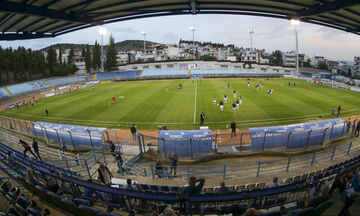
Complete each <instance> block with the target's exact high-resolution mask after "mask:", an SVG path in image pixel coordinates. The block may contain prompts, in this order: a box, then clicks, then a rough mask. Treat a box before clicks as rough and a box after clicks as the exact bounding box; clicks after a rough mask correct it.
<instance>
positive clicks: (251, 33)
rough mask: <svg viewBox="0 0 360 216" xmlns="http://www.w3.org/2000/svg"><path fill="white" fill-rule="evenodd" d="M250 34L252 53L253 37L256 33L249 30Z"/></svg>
mask: <svg viewBox="0 0 360 216" xmlns="http://www.w3.org/2000/svg"><path fill="white" fill-rule="evenodd" d="M248 31H249V34H250V45H251V51H252V49H253V38H252V35H253V34H254V33H255V31H254V30H253V29H249V30H248Z"/></svg>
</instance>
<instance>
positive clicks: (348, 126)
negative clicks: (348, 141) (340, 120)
mask: <svg viewBox="0 0 360 216" xmlns="http://www.w3.org/2000/svg"><path fill="white" fill-rule="evenodd" d="M350 128H351V120H350V118H349V119H348V120H347V122H346V133H350Z"/></svg>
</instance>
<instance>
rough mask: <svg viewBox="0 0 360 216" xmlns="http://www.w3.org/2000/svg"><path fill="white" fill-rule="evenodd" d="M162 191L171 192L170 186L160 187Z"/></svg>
mask: <svg viewBox="0 0 360 216" xmlns="http://www.w3.org/2000/svg"><path fill="white" fill-rule="evenodd" d="M160 190H161V191H162V192H169V191H170V188H169V187H168V186H160Z"/></svg>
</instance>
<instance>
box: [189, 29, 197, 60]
mask: <svg viewBox="0 0 360 216" xmlns="http://www.w3.org/2000/svg"><path fill="white" fill-rule="evenodd" d="M189 30H190V31H191V32H192V37H193V57H194V60H195V31H196V28H195V27H189Z"/></svg>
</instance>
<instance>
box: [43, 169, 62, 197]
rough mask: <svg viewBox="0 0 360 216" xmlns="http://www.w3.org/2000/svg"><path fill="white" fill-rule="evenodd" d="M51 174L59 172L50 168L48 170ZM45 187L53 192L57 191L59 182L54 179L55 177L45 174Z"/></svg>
mask: <svg viewBox="0 0 360 216" xmlns="http://www.w3.org/2000/svg"><path fill="white" fill-rule="evenodd" d="M50 173H51V174H54V175H59V172H57V171H55V170H51V171H50ZM45 181H46V182H45V188H46V189H47V190H49V191H51V192H53V193H58V192H59V189H60V187H59V184H58V182H57V181H56V178H55V177H53V176H50V175H49V176H47V177H46V178H45Z"/></svg>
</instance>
